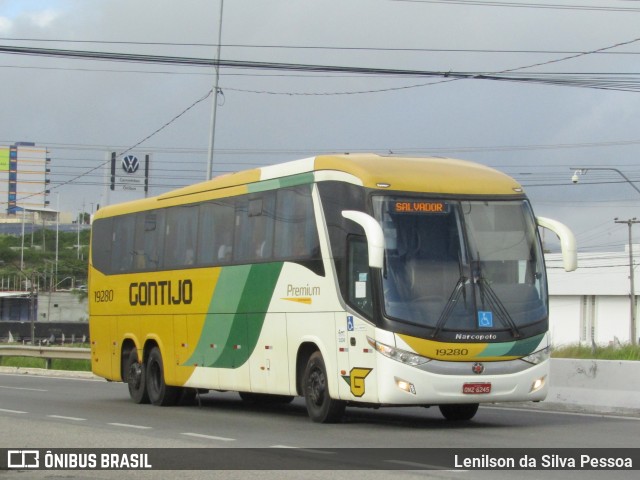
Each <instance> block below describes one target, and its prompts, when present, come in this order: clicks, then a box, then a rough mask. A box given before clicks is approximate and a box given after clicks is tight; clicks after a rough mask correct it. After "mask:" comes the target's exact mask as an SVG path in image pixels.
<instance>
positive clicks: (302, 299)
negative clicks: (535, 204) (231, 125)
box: [89, 154, 577, 423]
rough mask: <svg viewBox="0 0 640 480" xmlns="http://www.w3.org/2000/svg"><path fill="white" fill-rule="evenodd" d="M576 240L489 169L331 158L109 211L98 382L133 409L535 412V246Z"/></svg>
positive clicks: (545, 309)
mask: <svg viewBox="0 0 640 480" xmlns="http://www.w3.org/2000/svg"><path fill="white" fill-rule="evenodd" d="M538 227H542V228H546V229H549V230H551V231H553V232H554V233H555V234H556V235H557V237H558V238H559V241H560V246H561V248H562V252H563V259H564V268H565V269H566V270H568V271H571V270H573V269H575V268H576V266H577V260H576V247H575V240H574V237H573V235H572V233H571V231H570V230H569V229H568V228H566V227H565V226H564V225H562V224H561V223H559V222H557V221H554V220H551V219H546V218H536V217H535V216H534V214H533V212H532V208H531V205H530V202H529V201H528V199H527V197H526V195H525V193H524V192H523V189H522V187H521V186H520V185H519V184H518V183H517V182H516V181H515V180H514V179H512V178H511V177H509V176H507V175H505V174H503V173H501V172H498V171H496V170H494V169H492V168H489V167H486V166H483V165H479V164H476V163H472V162H468V161H463V160H454V159H448V158H399V157H393V156H378V155H373V154H341V155H321V156H316V157H313V158H307V159H303V160H297V161H292V162H287V163H282V164H279V165H273V166H267V167H262V168H255V169H251V170H246V171H242V172H238V173H233V174H229V175H226V176H221V177H217V178H214V179H212V180H209V181H205V182H202V183H198V184H196V185H192V186H188V187H184V188H181V189H178V190H175V191H171V192H168V193H164V194H162V195H159V196H156V197H154V198H146V199H141V200H137V201H131V202H127V203H122V204H117V205H112V206H108V207H105V208H102V209H100V210H99V211H98V212H97V213H96V214H95V216H94V218H93V222H92V235H91V251H90V262H89V305H90V306H89V309H90V320H89V322H90V335H91V360H92V370H93V372H94V373H95V374H96V375H98V376H101V377H104V378H106V379H107V380H110V381H119V382H125V383H126V384H127V386H128V390H129V395H130V396H131V399H132V400H133V401H134V402H136V403H151V404H153V405H160V406H169V405H175V404H177V403H179V402H182V401H183V400H184V399H189V398H191V399H194V398H195V395H196V394H200V393H201V392H207V391H211V390H214V391H218V390H219V391H233V392H239V394H240V397H241V398H242V399H243V400H246V401H251V402H276V401H277V402H290V401H291V400H293V399H294V397H297V396H301V397H304V401H305V404H306V409H307V411H308V414H309V416H310V418H311V419H312V420H313V421H315V422H322V423H329V422H337V421H339V420H340V419H341V418H342V416H343V414H344V412H345V407H346V406H363V407H376V408H377V407H379V406H401V405H407V406H424V407H429V406H437V407H439V409H440V412H441V413H442V415H443V416H444V417H445V418H446V419H450V420H469V419H471V418H472V417H473V416H474V415H475V413H476V411H477V409H478V406H479V404H480V403H492V402H522V401H534V402H537V401H540V400H543V399H544V398H545V396H546V394H547V390H548V385H549V347H550V339H549V301H548V293H547V281H546V274H545V264H544V257H543V249H542V243H541V235H540V232H539V228H538Z"/></svg>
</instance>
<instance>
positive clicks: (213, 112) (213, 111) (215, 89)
mask: <svg viewBox="0 0 640 480" xmlns="http://www.w3.org/2000/svg"><path fill="white" fill-rule="evenodd" d="M223 12H224V0H220V19H219V20H220V21H219V25H218V50H217V54H216V73H215V79H214V84H213V105H212V107H211V129H210V132H209V158H208V160H207V180H211V178H212V177H213V150H214V147H215V142H216V113H217V107H218V92H219V90H220V89H219V88H218V85H219V83H220V48H221V47H222V14H223Z"/></svg>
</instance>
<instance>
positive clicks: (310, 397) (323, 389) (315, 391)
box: [302, 351, 347, 423]
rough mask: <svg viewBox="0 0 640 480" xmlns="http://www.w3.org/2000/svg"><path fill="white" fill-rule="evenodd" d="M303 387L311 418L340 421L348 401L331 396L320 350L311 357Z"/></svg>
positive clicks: (317, 420)
mask: <svg viewBox="0 0 640 480" xmlns="http://www.w3.org/2000/svg"><path fill="white" fill-rule="evenodd" d="M302 389H303V393H304V401H305V403H306V405H307V412H308V413H309V417H310V418H311V420H313V421H314V422H317V423H336V422H339V421H340V419H341V418H342V415H343V414H344V410H345V407H346V406H347V403H346V402H344V401H342V400H335V399H333V398H331V396H330V394H329V385H328V382H327V369H326V368H325V365H324V359H323V358H322V354H321V353H320V352H318V351H316V352H314V353H313V354H312V355H311V356H310V357H309V361H308V362H307V366H306V368H305V370H304V376H303V378H302Z"/></svg>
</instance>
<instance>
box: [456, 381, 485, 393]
mask: <svg viewBox="0 0 640 480" xmlns="http://www.w3.org/2000/svg"><path fill="white" fill-rule="evenodd" d="M462 393H471V394H478V393H491V384H490V383H465V384H464V385H462Z"/></svg>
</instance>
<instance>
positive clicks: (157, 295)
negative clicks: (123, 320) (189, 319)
mask: <svg viewBox="0 0 640 480" xmlns="http://www.w3.org/2000/svg"><path fill="white" fill-rule="evenodd" d="M192 300H193V283H192V282H191V280H189V279H186V280H178V282H177V285H176V284H175V283H174V282H172V281H171V280H161V281H159V282H133V283H131V284H130V285H129V304H131V306H133V307H135V306H138V305H139V306H153V305H180V304H184V305H189V304H190V303H191V301H192Z"/></svg>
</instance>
